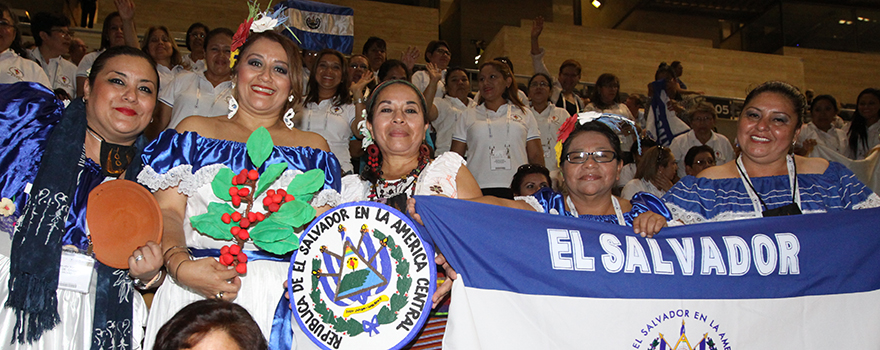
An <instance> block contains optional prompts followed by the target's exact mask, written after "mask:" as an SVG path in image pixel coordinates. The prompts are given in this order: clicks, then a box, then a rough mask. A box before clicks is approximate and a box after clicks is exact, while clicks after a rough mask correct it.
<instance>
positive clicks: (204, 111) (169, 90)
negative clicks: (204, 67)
mask: <svg viewBox="0 0 880 350" xmlns="http://www.w3.org/2000/svg"><path fill="white" fill-rule="evenodd" d="M231 94H232V81H224V82H222V83H220V84H218V85H217V86H216V87H214V84H211V82H210V81H208V79H207V78H205V73H204V72H197V73H194V72H183V73H181V74H179V75H178V76H177V77H176V78H174V80H173V81H172V82H171V83H170V84H168V85H165V89H162V91H160V93H159V101H162V103H164V104H166V105H168V106H169V107H171V108H172V109H171V120H170V121H169V122H168V127H167V128H168V129H174V128H176V127H177V124H180V122H181V121H182V120H183V119H184V118H186V117H189V116H191V115H200V116H205V117H216V116H219V115H225V114H227V113H228V112H229V111H228V104H227V101H226V100H227V99H228V98H229V96H230V95H231Z"/></svg>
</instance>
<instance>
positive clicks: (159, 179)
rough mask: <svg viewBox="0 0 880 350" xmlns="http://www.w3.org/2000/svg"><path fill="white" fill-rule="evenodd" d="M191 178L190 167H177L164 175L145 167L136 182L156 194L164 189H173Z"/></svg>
mask: <svg viewBox="0 0 880 350" xmlns="http://www.w3.org/2000/svg"><path fill="white" fill-rule="evenodd" d="M190 176H192V165H189V164H184V165H178V166H176V167H174V168H173V169H171V170H169V171H168V172H166V173H164V174H159V173H157V172H156V171H155V170H153V167H151V166H149V165H145V166H144V169H143V170H141V173H140V174H138V177H137V180H138V182H139V183H141V184H142V185H144V186H147V187H148V188H149V189H150V191H153V192H156V191H158V190H164V189H166V188H170V187H175V186H178V185H180V183H181V182H182V181H183V180H184V179H185V178H187V177H190Z"/></svg>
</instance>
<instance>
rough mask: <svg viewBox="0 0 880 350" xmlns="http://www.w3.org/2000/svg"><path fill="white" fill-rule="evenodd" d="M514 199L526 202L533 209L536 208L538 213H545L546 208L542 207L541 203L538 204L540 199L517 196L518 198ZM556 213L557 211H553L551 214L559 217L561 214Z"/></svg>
mask: <svg viewBox="0 0 880 350" xmlns="http://www.w3.org/2000/svg"><path fill="white" fill-rule="evenodd" d="M513 199H514V200H517V201H523V202H526V204H528V205H530V206H532V208H535V211H536V212H539V213H543V212H544V207H543V206H542V205H541V203H538V199H537V198H535V197H532V196H516V197H513ZM554 211H556V210H551V211H550V213H551V214H553V215H559V212H556V213H554Z"/></svg>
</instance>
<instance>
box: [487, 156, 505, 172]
mask: <svg viewBox="0 0 880 350" xmlns="http://www.w3.org/2000/svg"><path fill="white" fill-rule="evenodd" d="M491 161H492V163H491V168H490V169H491V170H510V158H507V156H505V155H495V154H493V155H492V157H491Z"/></svg>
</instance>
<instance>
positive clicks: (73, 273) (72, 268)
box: [58, 250, 95, 294]
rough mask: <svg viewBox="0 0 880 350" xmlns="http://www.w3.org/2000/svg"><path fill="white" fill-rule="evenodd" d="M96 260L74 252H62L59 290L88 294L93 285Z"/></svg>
mask: <svg viewBox="0 0 880 350" xmlns="http://www.w3.org/2000/svg"><path fill="white" fill-rule="evenodd" d="M94 268H95V259H94V258H92V257H90V256H88V255H85V254H79V253H75V252H72V251H67V250H65V251H62V252H61V269H60V272H59V273H58V288H61V289H66V290H72V291H74V292H80V293H83V294H86V293H88V292H89V285H90V284H91V283H92V270H94Z"/></svg>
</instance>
